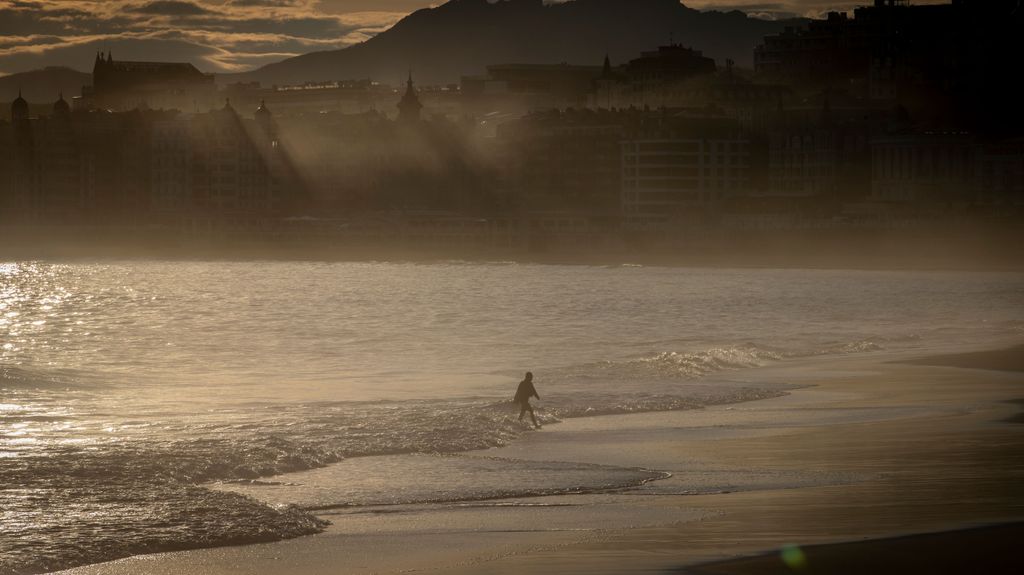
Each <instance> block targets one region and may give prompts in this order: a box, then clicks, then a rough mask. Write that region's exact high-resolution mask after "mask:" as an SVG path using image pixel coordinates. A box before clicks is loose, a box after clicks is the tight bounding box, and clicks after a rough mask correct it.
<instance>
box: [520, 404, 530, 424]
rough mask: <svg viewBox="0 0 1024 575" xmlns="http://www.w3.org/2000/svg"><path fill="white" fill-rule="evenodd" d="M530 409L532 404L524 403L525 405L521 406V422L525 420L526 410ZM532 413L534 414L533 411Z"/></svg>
mask: <svg viewBox="0 0 1024 575" xmlns="http://www.w3.org/2000/svg"><path fill="white" fill-rule="evenodd" d="M529 407H530V404H529V403H523V404H521V406H520V408H519V421H522V420H523V416H524V415H526V410H527V408H529ZM530 413H531V414H532V413H533V411H532V410H531V411H530Z"/></svg>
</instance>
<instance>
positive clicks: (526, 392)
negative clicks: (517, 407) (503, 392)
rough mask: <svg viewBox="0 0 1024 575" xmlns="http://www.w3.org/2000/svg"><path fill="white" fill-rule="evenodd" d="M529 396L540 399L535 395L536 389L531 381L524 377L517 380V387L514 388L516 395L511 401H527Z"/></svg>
mask: <svg viewBox="0 0 1024 575" xmlns="http://www.w3.org/2000/svg"><path fill="white" fill-rule="evenodd" d="M531 396H532V397H536V398H537V399H540V396H539V395H537V389H536V388H535V387H533V382H532V381H529V380H526V379H524V380H523V381H520V382H519V389H517V390H516V396H515V398H513V399H512V401H513V402H514V403H529V402H530V397H531Z"/></svg>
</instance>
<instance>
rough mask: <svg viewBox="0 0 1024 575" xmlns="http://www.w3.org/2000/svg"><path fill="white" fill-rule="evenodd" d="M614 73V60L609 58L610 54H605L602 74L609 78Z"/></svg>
mask: <svg viewBox="0 0 1024 575" xmlns="http://www.w3.org/2000/svg"><path fill="white" fill-rule="evenodd" d="M611 75H612V61H611V60H610V59H609V58H608V54H605V55H604V67H603V68H602V69H601V76H602V77H604V78H608V77H610V76H611Z"/></svg>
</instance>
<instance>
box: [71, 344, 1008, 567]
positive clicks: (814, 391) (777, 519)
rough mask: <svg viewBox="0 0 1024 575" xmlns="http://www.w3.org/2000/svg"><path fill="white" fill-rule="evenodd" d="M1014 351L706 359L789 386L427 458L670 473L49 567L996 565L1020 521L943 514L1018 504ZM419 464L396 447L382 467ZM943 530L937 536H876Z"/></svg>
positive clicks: (326, 477) (376, 512) (362, 512)
mask: <svg viewBox="0 0 1024 575" xmlns="http://www.w3.org/2000/svg"><path fill="white" fill-rule="evenodd" d="M1022 353H1024V348H1021V347H1015V348H1011V349H1007V350H1003V351H1000V352H990V353H988V354H980V355H965V356H959V357H957V356H952V355H949V356H944V357H943V358H925V359H923V360H922V359H921V358H920V357H900V356H895V355H893V354H871V355H870V356H864V355H851V356H845V357H838V358H829V359H822V360H817V359H815V360H804V361H799V362H783V363H780V364H777V365H774V366H771V367H766V368H760V369H753V370H745V371H743V372H723V373H720V374H717V375H716V376H714V377H717V378H723V379H731V380H732V381H736V380H749V381H751V382H756V381H772V382H785V383H789V384H793V385H794V386H798V387H795V388H794V389H793V390H792V391H791V393H790V394H789V395H787V396H785V397H779V398H774V399H768V400H762V401H755V402H748V403H741V404H734V405H723V406H716V407H710V408H705V409H700V410H692V411H675V412H661V413H647V414H633V415H621V416H604V417H592V418H581V419H570V420H567V421H564V422H561V423H558V424H554V425H548V426H545V427H544V428H543V429H542V430H540V431H539V432H537V433H531V434H528V435H526V436H525V438H523V439H521V440H519V441H517V442H514V443H513V444H511V445H509V446H506V447H502V448H498V449H492V450H487V451H483V452H472V453H469V454H463V455H460V456H443V455H438V456H436V461H435V460H431V461H429V462H428V463H429V464H430V465H431V466H433V467H431V469H438V470H439V471H437V473H439V474H443V466H444V465H450V464H453V460H454V459H458V458H470V459H472V458H480V459H483V458H486V459H487V460H488V461H495V462H496V463H495V465H505V466H507V468H508V469H510V470H511V469H514V468H515V462H516V461H522V460H532V461H551V462H573V463H579V464H593V465H602V466H619V467H623V468H642V469H645V470H655V471H658V472H667V473H671V477H669V478H667V479H661V480H656V481H651V482H648V483H646V484H644V485H643V486H640V487H636V488H630V489H626V490H618V491H610V492H596V493H579V494H571V495H560V496H549V497H532V498H521V499H506V500H486V501H479V502H468V503H458V504H420V505H407V506H403V505H396V506H381V507H377V508H369V509H367V508H360V509H358V510H357V511H353V510H346V509H345V508H340V509H331V510H325V511H324V512H322V513H321V512H318V513H317V515H320V516H322V517H324V518H326V519H329V520H330V521H331V522H332V525H331V526H330V527H329V528H328V529H327V530H326V531H325V532H323V533H321V534H318V535H314V536H309V537H303V538H299V539H294V540H289V541H284V542H279V543H271V544H260V545H248V546H240V547H222V548H215V549H205V550H193V551H183V552H172V553H162V554H156V555H147V556H138V557H133V558H129V559H124V560H119V561H114V562H111V563H105V564H99V565H92V566H87V567H82V568H77V569H72V570H68V571H64V572H62V573H66V574H69V575H72V574H73V575H101V574H102V575H119V574H129V573H152V574H167V575H171V574H181V573H204V574H214V575H220V574H224V575H227V574H241V573H248V574H296V575H298V574H306V575H315V574H326V573H397V572H432V573H524V572H533V573H647V572H685V573H762V572H763V573H769V572H787V571H785V570H784V571H777V569H778V568H780V567H781V568H783V569H786V567H785V564H784V563H783V562H782V561H781V559H780V555H779V553H778V550H779V549H783V548H787V546H801V550H800V551H797V550H796V549H795V548H792V547H788V548H787V549H788V551H787V553H789V554H790V555H788V557H790V558H792V557H793V556H794V555H793V554H794V553H796V554H797V555H795V556H797V557H802V560H803V561H804V562H805V563H804V564H803V565H804V567H807V568H808V569H809V570H808V571H807V572H818V571H814V569H813V566H814V565H815V564H816V563H815V562H818V563H817V564H819V565H822V566H825V565H834V564H835V561H839V562H840V563H841V562H842V561H843V559H842V558H843V557H846V556H854V555H856V556H858V557H861V558H862V559H864V560H865V561H867V563H862V564H859V565H863V566H864V568H865V569H867V568H870V569H871V570H875V571H881V572H886V567H889V568H890V569H888V571H889V572H906V568H907V565H908V564H910V565H913V564H915V563H914V561H915V559H914V557H915V555H916V556H920V555H922V551H921V550H922V549H927V550H928V551H927V553H925V554H926V555H927V556H928V558H930V560H931V561H932V564H933V565H946V566H947V567H950V566H955V564H953V563H948V562H944V561H942V557H943V556H944V555H943V554H946V555H948V556H949V557H957V556H959V557H963V556H969V555H970V554H971V553H985V552H986V551H989V550H991V553H996V554H998V555H999V556H998V557H992V556H989V557H988V558H989V559H990V560H992V561H995V563H989V564H986V563H979V565H990V566H994V567H990V570H993V571H998V570H999V568H1000V566H1010V567H1011V568H1012V567H1015V566H1019V565H1021V560H1020V559H1017V558H1014V557H1006V556H1005V555H1006V553H1005V549H1006V548H1007V545H1006V544H1005V543H1006V541H1007V540H1009V541H1013V540H1019V536H1020V533H1021V529H1020V527H1019V526H1010V527H1000V528H999V529H998V530H996V531H991V532H983V533H984V534H983V535H978V532H976V531H957V530H963V529H967V528H974V527H980V526H991V525H1002V524H1010V523H1014V522H1019V521H1022V520H1024V427H1021V425H1020V423H1019V420H1020V419H1019V413H1020V411H1021V409H1022V405H1021V403H1020V402H1019V400H1020V398H1022V397H1024V373H1022V372H1021V371H1019V366H1020V357H1021V355H1022ZM918 355H925V354H918ZM905 360H915V363H906V362H905ZM935 364H942V365H935ZM961 366H963V367H961ZM987 367H991V368H994V369H985V368H987ZM419 457H420V458H422V457H429V456H419ZM367 459H369V458H367ZM455 463H458V462H457V461H455ZM345 464H346V462H342V463H341V464H338V465H339V466H343V465H345ZM423 464H424V462H423V460H422V459H415V458H413V457H411V456H410V457H409V458H407V459H402V458H397V459H394V458H393V459H391V460H389V461H388V465H387V469H388V470H389V471H388V472H389V473H403V472H406V471H408V472H415V469H417V468H416V467H415V466H416V465H419V466H422V465H423ZM342 469H343V468H342ZM498 472H500V469H499V470H498ZM304 473H307V474H309V473H311V472H304ZM331 473H332V472H326V471H323V470H317V471H316V472H313V474H312V475H306V476H303V477H304V480H305V481H307V482H309V483H311V484H312V487H317V486H319V485H320V484H319V483H316V482H324V484H323V488H325V489H326V488H329V487H330V486H329V485H327V483H329V482H330V481H336V480H337V477H338V475H337V472H336V471H335V472H333V473H335V475H333V476H332V475H331ZM331 477H334V478H335V479H330V478H331ZM275 479H278V480H281V481H282V482H288V481H289V477H288V476H281V477H278V478H275ZM294 483H299V481H294ZM312 487H310V485H307V489H312ZM252 493H259V492H258V490H257V491H254V492H252ZM275 493H276V495H274V497H278V498H280V497H284V498H285V499H286V498H287V493H288V492H287V490H276V491H275ZM940 532H944V533H943V534H942V535H939V536H933V537H939V539H937V540H936V541H938V542H939V543H938V544H936V543H934V542H932V540H914V539H910V540H909V541H911V544H910V547H907V546H906V545H904V544H903V543H906V541H908V540H893V539H887V538H894V537H901V536H907V535H912V534H922V533H929V534H934V533H940ZM865 540H870V541H865ZM858 541H863V542H862V543H859V544H857V545H860V546H859V547H852V548H850V547H843V546H839V547H830V546H825V547H822V545H824V544H837V543H844V542H858ZM894 541H895V543H894ZM901 541H902V542H903V543H901ZM1000 545H1002V546H1000ZM979 546H980V547H979ZM907 549H911V551H907ZM1000 550H1002V551H1000ZM908 553H910V554H911V555H910V557H911V558H910V559H907V554H908ZM990 555H991V554H990ZM829 557H831V558H832V559H828V558H829ZM836 557H838V559H836ZM896 557H902V559H900V561H896V560H895V559H893V558H896ZM738 558H744V559H743V560H741V561H736V560H737V559H738ZM920 560H921V561H925V559H924V558H920ZM759 561H760V562H759ZM829 561H833V563H829ZM901 561H902V562H901ZM907 561H909V562H910V563H908V562H907ZM922 565H925V563H922ZM808 566H809V567H808ZM823 568H824V567H823ZM773 569H776V571H773ZM949 572H956V571H949Z"/></svg>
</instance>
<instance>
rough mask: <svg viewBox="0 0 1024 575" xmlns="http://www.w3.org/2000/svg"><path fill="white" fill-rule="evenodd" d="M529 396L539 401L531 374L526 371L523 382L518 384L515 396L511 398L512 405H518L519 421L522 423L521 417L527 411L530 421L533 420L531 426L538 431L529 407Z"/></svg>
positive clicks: (538, 426)
mask: <svg viewBox="0 0 1024 575" xmlns="http://www.w3.org/2000/svg"><path fill="white" fill-rule="evenodd" d="M530 396H533V397H536V398H537V399H540V396H539V395H537V388H535V387H533V374H532V373H531V372H529V371H528V372H526V377H524V378H523V381H520V382H519V387H518V388H517V389H516V396H515V397H514V398H512V403H518V404H519V421H522V420H523V416H524V415H526V412H527V411H529V412H530V419H532V420H533V426H534V427H536V428H538V429H540V424H539V423H537V417H536V416H535V415H534V414H533V406H531V405H530Z"/></svg>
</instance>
